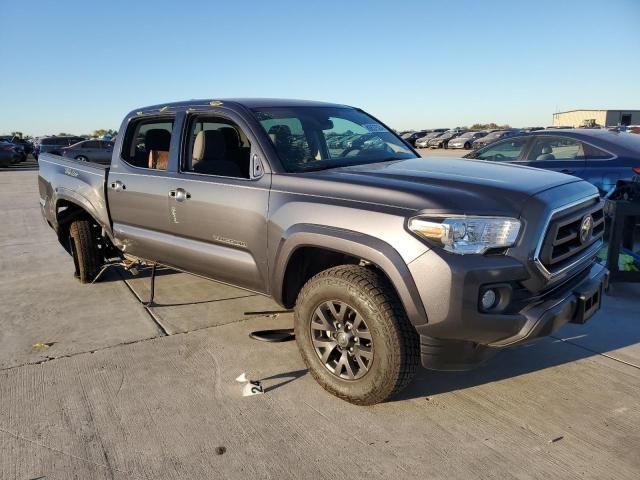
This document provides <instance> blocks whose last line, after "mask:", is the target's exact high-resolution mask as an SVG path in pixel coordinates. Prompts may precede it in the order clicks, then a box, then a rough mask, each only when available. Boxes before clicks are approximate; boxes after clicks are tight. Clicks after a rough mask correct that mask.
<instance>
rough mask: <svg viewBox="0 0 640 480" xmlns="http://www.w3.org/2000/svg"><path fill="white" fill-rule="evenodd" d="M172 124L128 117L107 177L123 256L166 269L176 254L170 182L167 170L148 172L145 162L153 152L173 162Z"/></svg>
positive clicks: (164, 118)
mask: <svg viewBox="0 0 640 480" xmlns="http://www.w3.org/2000/svg"><path fill="white" fill-rule="evenodd" d="M175 124H176V121H175V115H172V114H171V115H159V116H140V117H133V118H131V119H129V123H128V125H127V129H126V132H125V133H124V138H123V140H122V143H121V144H120V143H119V145H120V151H119V155H114V156H113V160H112V162H111V169H110V170H109V178H108V179H107V198H108V202H109V211H110V213H111V221H112V223H113V232H114V236H115V238H116V241H117V242H119V243H120V244H121V245H122V246H123V247H124V251H125V252H126V253H131V254H132V255H136V256H139V257H142V258H145V259H148V260H155V261H157V262H160V263H164V264H167V265H173V264H174V256H175V252H174V248H173V243H174V242H173V238H172V237H171V235H170V232H169V215H168V208H169V205H168V202H169V196H168V192H169V190H170V189H171V187H172V186H173V182H172V179H171V177H170V175H171V174H170V172H169V171H168V170H167V169H166V167H165V168H163V169H161V168H158V166H157V165H156V168H149V160H148V159H149V156H150V155H151V152H152V151H153V152H160V153H162V154H163V155H167V156H168V157H169V162H170V163H171V159H172V158H173V159H175V158H176V156H177V148H178V147H177V145H178V143H179V142H177V143H176V142H174V139H175V138H176V136H175V133H174V125H175ZM174 143H175V145H174Z"/></svg>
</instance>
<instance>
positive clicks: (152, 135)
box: [144, 128, 171, 170]
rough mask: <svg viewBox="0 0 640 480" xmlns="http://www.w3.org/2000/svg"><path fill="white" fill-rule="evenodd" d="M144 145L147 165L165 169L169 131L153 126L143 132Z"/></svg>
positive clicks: (169, 139)
mask: <svg viewBox="0 0 640 480" xmlns="http://www.w3.org/2000/svg"><path fill="white" fill-rule="evenodd" d="M144 145H145V150H146V151H147V167H148V168H153V169H157V170H166V169H167V166H168V165H169V146H170V145H171V133H170V132H168V131H167V130H163V129H161V128H153V129H151V130H149V131H148V132H147V133H146V134H145V136H144Z"/></svg>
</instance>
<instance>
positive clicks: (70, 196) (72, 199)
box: [51, 188, 111, 236]
mask: <svg viewBox="0 0 640 480" xmlns="http://www.w3.org/2000/svg"><path fill="white" fill-rule="evenodd" d="M60 201H65V202H68V203H71V204H73V205H75V206H76V207H78V208H80V209H82V210H83V211H84V212H86V213H87V214H88V215H89V216H90V217H91V218H93V220H94V221H95V222H96V223H97V224H98V225H100V226H101V227H102V228H103V229H104V230H105V231H106V232H107V234H108V235H109V236H111V225H109V224H108V223H107V224H105V222H104V219H101V218H100V217H99V216H98V215H96V213H97V209H96V208H95V207H94V206H93V205H92V204H91V202H89V200H87V199H86V198H85V197H83V196H82V195H80V194H78V193H76V192H74V191H72V190H67V189H65V188H58V191H57V192H56V195H55V197H54V198H53V202H52V209H53V211H52V212H51V213H52V214H53V215H52V217H53V219H54V220H55V225H56V227H59V226H61V225H64V224H66V223H68V221H69V220H70V219H72V218H76V217H77V216H78V215H80V213H75V214H70V215H68V216H65V220H64V221H63V222H59V221H58V204H59V202H60Z"/></svg>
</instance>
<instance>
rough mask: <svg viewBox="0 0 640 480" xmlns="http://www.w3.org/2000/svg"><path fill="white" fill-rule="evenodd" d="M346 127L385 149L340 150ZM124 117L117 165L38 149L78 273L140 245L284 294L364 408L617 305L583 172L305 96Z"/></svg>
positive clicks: (321, 368)
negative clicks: (339, 129) (443, 151)
mask: <svg viewBox="0 0 640 480" xmlns="http://www.w3.org/2000/svg"><path fill="white" fill-rule="evenodd" d="M162 105H163V106H164V105H167V104H162ZM203 105H212V107H211V108H210V110H207V109H205V108H204V107H203ZM334 123H336V124H340V125H341V126H342V125H344V124H353V125H354V128H355V127H357V129H358V130H365V131H366V132H368V133H364V134H362V135H363V136H365V135H366V136H368V135H371V134H372V135H374V136H375V137H377V139H378V143H377V144H376V145H377V146H375V147H373V148H363V149H359V148H358V147H357V146H356V147H355V148H354V147H351V148H352V150H350V151H349V152H348V153H349V154H346V153H345V154H344V155H337V156H336V155H333V154H330V153H329V152H328V149H327V148H326V135H327V133H328V132H329V131H330V130H331V129H332V128H334ZM300 130H301V131H300ZM119 131H120V132H123V134H122V135H121V136H120V137H119V140H118V142H117V143H116V147H115V148H114V151H113V159H112V162H111V165H110V167H107V166H105V165H98V164H93V163H86V162H78V161H75V160H73V159H67V158H65V157H61V156H56V155H51V154H46V153H45V154H43V155H42V156H41V161H40V167H39V169H40V172H39V181H38V186H39V201H40V205H41V209H42V213H43V215H44V217H45V218H46V220H47V223H48V224H49V225H50V226H51V227H52V228H53V229H54V230H55V233H56V238H58V240H59V242H60V243H61V245H62V246H63V248H65V249H66V250H67V251H68V252H69V253H70V255H72V258H73V262H74V265H75V268H76V274H77V277H78V278H79V280H80V281H81V282H84V283H90V282H92V281H94V280H96V276H97V275H98V272H99V271H100V270H101V268H102V266H103V265H104V264H105V263H107V262H112V263H113V262H121V261H123V260H124V259H125V258H126V260H127V261H134V262H136V261H139V262H147V264H148V262H151V263H153V264H156V263H158V264H161V265H168V266H171V267H173V268H176V269H179V270H181V271H186V272H190V273H193V274H196V275H199V276H202V277H206V278H211V279H214V280H218V281H221V282H224V283H226V284H231V285H235V286H238V287H240V288H243V289H246V290H249V291H253V292H256V293H259V294H262V295H266V296H271V297H273V298H274V299H275V300H276V301H277V302H279V303H280V304H281V305H282V306H283V308H287V309H291V308H293V309H295V315H294V320H293V322H294V326H295V337H296V341H297V343H298V348H299V351H300V354H301V356H302V358H303V360H304V362H305V364H306V366H307V368H308V369H309V372H310V374H311V375H312V376H313V377H314V378H315V379H316V380H317V381H318V382H319V384H320V385H321V386H322V387H324V388H325V389H326V390H327V391H329V392H331V393H332V394H334V395H336V396H338V397H340V398H342V399H344V400H347V401H350V402H352V403H355V404H359V405H370V404H374V403H377V402H380V401H383V400H385V399H387V398H389V397H390V396H391V395H394V394H395V393H397V392H399V391H400V390H401V389H402V388H404V387H405V386H406V385H407V384H408V383H409V382H410V380H411V378H412V377H413V376H414V373H415V372H416V369H417V367H418V366H419V364H420V363H422V365H423V366H425V367H428V368H436V369H445V370H446V369H456V370H460V369H464V368H469V367H472V366H474V365H477V364H479V363H481V362H482V361H484V360H486V359H487V358H488V357H489V356H491V355H492V354H494V353H495V352H497V351H499V350H500V349H502V348H506V347H508V346H511V345H517V344H521V343H524V342H526V341H529V340H532V339H534V338H537V337H541V336H545V335H550V334H551V333H553V332H554V331H555V330H556V329H557V328H559V327H561V326H562V325H564V324H566V323H568V322H574V323H584V322H585V321H587V320H588V319H589V318H590V317H591V316H592V315H593V314H594V313H596V311H597V310H598V309H599V308H600V305H601V302H602V300H603V297H602V291H603V288H604V286H605V284H606V282H607V278H608V277H607V276H608V271H607V269H606V268H605V267H604V266H603V265H601V264H600V263H598V262H596V261H595V256H596V253H597V252H598V250H600V248H601V246H602V244H603V240H602V237H603V232H604V213H603V208H602V207H603V202H602V201H601V199H600V197H599V195H598V191H597V189H596V188H595V187H594V186H593V185H590V184H589V183H587V182H583V181H580V180H578V179H576V178H574V177H570V176H567V175H562V174H559V173H555V172H547V171H543V170H539V169H535V168H517V167H513V166H511V165H505V164H500V163H492V162H479V161H469V160H463V159H450V160H449V161H447V162H443V161H442V160H438V159H426V158H421V157H420V156H419V155H417V154H416V153H415V152H414V150H413V149H412V148H409V146H408V145H407V144H406V143H404V142H403V141H402V140H401V139H400V137H398V136H397V135H395V134H394V133H393V132H392V131H390V129H389V128H388V127H386V126H385V125H383V124H382V123H380V122H379V121H378V120H376V119H374V118H372V117H371V116H369V115H367V114H366V113H365V112H363V111H362V110H360V109H356V108H352V107H348V106H345V105H335V104H325V103H319V102H306V101H301V100H266V99H265V100H260V99H258V100H255V99H253V100H243V101H238V100H230V101H226V100H223V101H219V100H217V101H211V102H210V101H208V100H205V101H188V102H181V103H174V104H170V105H169V108H167V109H164V108H163V109H159V108H158V106H157V105H156V106H153V107H148V108H137V109H135V110H134V111H132V112H130V113H129V114H127V115H126V117H125V118H124V120H123V122H122V126H121V128H120V130H119ZM292 135H300V136H301V137H302V138H303V144H302V145H297V144H296V145H294V144H292V141H291V138H292ZM139 139H142V140H141V141H139ZM369 140H370V139H369ZM367 141H368V140H367ZM355 143H356V144H357V143H358V142H355ZM265 147H267V148H265ZM248 186H249V188H248ZM560 227H562V228H563V229H564V230H560ZM567 229H569V230H572V229H575V230H577V231H579V232H580V237H579V241H577V240H576V241H573V240H571V241H569V242H565V238H564V237H563V236H562V235H561V234H559V233H558V232H559V231H561V232H564V231H566V230H567ZM559 235H560V236H559ZM560 241H562V245H561V248H556V245H558V242H560ZM51 288H52V289H55V288H56V286H55V285H52V287H51ZM229 348H242V347H241V346H240V345H230V346H229Z"/></svg>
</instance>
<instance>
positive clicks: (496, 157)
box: [493, 153, 507, 160]
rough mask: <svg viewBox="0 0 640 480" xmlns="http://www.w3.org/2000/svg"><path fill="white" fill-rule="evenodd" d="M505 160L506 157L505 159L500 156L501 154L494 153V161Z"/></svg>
mask: <svg viewBox="0 0 640 480" xmlns="http://www.w3.org/2000/svg"><path fill="white" fill-rule="evenodd" d="M505 158H507V157H505V156H504V155H503V154H501V153H496V154H495V155H494V156H493V159H494V160H504V159H505Z"/></svg>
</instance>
